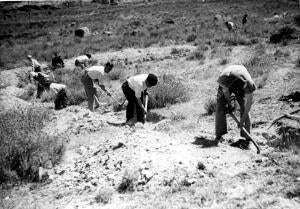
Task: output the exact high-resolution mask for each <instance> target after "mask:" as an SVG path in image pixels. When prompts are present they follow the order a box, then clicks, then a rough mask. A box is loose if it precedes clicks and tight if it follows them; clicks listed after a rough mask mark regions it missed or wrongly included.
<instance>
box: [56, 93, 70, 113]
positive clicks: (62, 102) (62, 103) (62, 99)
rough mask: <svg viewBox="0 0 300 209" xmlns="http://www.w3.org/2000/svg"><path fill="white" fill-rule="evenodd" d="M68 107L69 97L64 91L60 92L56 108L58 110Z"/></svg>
mask: <svg viewBox="0 0 300 209" xmlns="http://www.w3.org/2000/svg"><path fill="white" fill-rule="evenodd" d="M67 106H68V97H67V93H66V91H65V90H64V89H62V90H60V91H59V92H58V93H57V95H56V98H55V100H54V108H55V109H56V110H60V109H63V108H65V107H67Z"/></svg>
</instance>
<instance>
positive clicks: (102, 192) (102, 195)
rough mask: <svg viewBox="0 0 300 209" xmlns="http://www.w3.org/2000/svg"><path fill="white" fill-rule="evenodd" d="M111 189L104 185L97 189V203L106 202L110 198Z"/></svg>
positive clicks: (111, 194)
mask: <svg viewBox="0 0 300 209" xmlns="http://www.w3.org/2000/svg"><path fill="white" fill-rule="evenodd" d="M112 196H113V189H111V188H108V187H104V188H101V189H99V190H98V191H97V195H96V197H95V200H96V202H97V203H102V204H107V203H109V202H110V201H111V200H112Z"/></svg>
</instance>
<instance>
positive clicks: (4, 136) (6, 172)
mask: <svg viewBox="0 0 300 209" xmlns="http://www.w3.org/2000/svg"><path fill="white" fill-rule="evenodd" d="M49 116H50V112H49V110H47V109H42V108H39V107H30V108H21V107H18V108H15V109H12V110H9V111H7V112H5V113H2V114H1V117H0V130H1V137H0V184H1V183H4V182H7V183H8V182H10V183H14V182H16V181H18V180H29V181H37V180H38V168H39V167H40V166H43V164H44V163H45V162H46V161H49V160H50V161H51V162H52V164H53V165H55V164H57V163H58V162H59V160H60V158H61V156H62V153H63V150H64V144H63V142H62V141H61V140H59V138H58V137H56V136H49V135H48V134H46V133H45V132H43V131H42V129H43V126H44V123H45V122H46V121H48V120H49Z"/></svg>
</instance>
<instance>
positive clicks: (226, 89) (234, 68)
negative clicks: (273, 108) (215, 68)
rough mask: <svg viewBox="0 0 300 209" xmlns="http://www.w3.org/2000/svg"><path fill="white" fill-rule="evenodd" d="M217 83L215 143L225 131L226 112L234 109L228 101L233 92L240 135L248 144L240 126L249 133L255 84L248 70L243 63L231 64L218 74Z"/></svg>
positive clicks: (247, 143) (248, 140)
mask: <svg viewBox="0 0 300 209" xmlns="http://www.w3.org/2000/svg"><path fill="white" fill-rule="evenodd" d="M218 83H219V89H218V94H217V109H216V121H215V125H216V140H215V143H216V144H218V142H220V141H221V140H222V136H223V135H224V134H226V133H227V122H226V113H228V112H232V111H233V110H234V107H233V106H232V102H231V101H230V97H231V95H232V94H234V95H235V97H236V100H237V102H238V103H239V106H240V127H239V128H240V129H241V136H242V137H245V138H246V140H245V144H246V146H248V145H249V142H250V139H248V138H247V137H246V136H245V135H244V133H243V132H242V127H244V128H245V129H246V130H247V131H248V133H250V127H251V121H250V115H249V111H250V109H251V105H252V99H253V92H254V91H255V90H256V86H255V84H254V82H253V80H252V78H251V76H250V74H249V72H248V71H247V69H246V68H245V67H244V66H243V65H231V66H228V67H226V68H225V69H224V70H223V71H222V73H221V74H220V76H219V78H218Z"/></svg>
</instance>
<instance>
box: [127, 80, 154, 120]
mask: <svg viewBox="0 0 300 209" xmlns="http://www.w3.org/2000/svg"><path fill="white" fill-rule="evenodd" d="M156 84H157V77H156V75H154V74H140V75H135V76H132V77H130V78H128V79H127V80H126V81H125V82H124V83H123V84H122V90H123V93H124V95H125V97H126V99H127V100H128V104H127V109H126V123H127V124H129V125H132V119H133V118H134V110H136V114H137V122H141V123H145V115H144V114H147V109H146V108H145V106H144V105H143V100H144V99H143V96H144V95H146V94H147V89H148V88H150V87H152V86H156Z"/></svg>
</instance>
